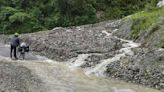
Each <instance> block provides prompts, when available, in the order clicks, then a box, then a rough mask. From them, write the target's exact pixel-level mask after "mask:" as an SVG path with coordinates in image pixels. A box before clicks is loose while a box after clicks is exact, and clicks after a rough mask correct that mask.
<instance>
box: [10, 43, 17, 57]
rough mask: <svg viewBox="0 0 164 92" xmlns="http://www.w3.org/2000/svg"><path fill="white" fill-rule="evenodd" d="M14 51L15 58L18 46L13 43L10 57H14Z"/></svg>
mask: <svg viewBox="0 0 164 92" xmlns="http://www.w3.org/2000/svg"><path fill="white" fill-rule="evenodd" d="M13 53H14V57H15V59H17V47H16V46H12V45H11V50H10V57H11V58H12V56H13Z"/></svg>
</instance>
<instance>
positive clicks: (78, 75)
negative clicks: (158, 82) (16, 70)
mask: <svg viewBox="0 0 164 92" xmlns="http://www.w3.org/2000/svg"><path fill="white" fill-rule="evenodd" d="M109 35H110V34H107V36H109ZM120 40H122V41H124V42H126V43H125V44H123V47H124V48H122V49H120V50H119V54H116V55H115V56H114V57H112V58H109V59H107V60H103V61H102V63H100V64H98V65H97V66H95V67H94V68H93V69H90V70H88V71H87V72H90V73H93V72H95V73H97V74H102V72H103V71H104V70H105V66H106V65H107V64H109V63H111V62H114V61H117V60H119V59H120V58H121V57H124V56H125V55H126V54H128V55H132V54H133V52H132V51H131V48H135V47H138V46H139V44H136V43H134V42H132V41H127V40H123V39H120ZM8 56H9V46H7V45H6V46H5V45H3V44H0V61H5V62H10V63H15V64H19V65H23V66H25V67H27V68H28V69H30V70H31V71H32V73H33V74H35V75H37V76H38V77H39V79H41V80H42V81H43V83H44V87H43V88H41V89H42V90H43V92H159V91H158V90H155V89H151V88H146V87H143V86H139V85H135V84H131V83H125V82H122V81H118V80H114V79H108V78H103V77H97V76H94V75H90V76H87V75H86V74H85V72H84V71H83V70H82V69H80V68H77V67H79V66H80V65H82V64H83V63H85V61H84V59H86V58H87V57H88V56H90V54H82V55H79V57H77V58H74V59H73V60H75V61H74V62H72V64H69V66H68V65H67V64H66V63H61V62H56V61H53V60H50V59H48V58H46V57H42V56H38V55H33V54H32V53H28V54H27V56H26V60H18V61H14V60H11V59H10V58H9V57H8ZM70 67H71V68H70ZM30 92H39V91H30Z"/></svg>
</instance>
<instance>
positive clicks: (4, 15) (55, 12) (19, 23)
mask: <svg viewBox="0 0 164 92" xmlns="http://www.w3.org/2000/svg"><path fill="white" fill-rule="evenodd" d="M158 1H159V0H0V21H1V22H0V33H5V34H6V33H14V32H19V33H27V32H35V31H41V30H47V29H52V28H54V27H57V26H64V27H66V26H75V25H83V24H91V23H96V22H100V21H104V20H109V19H119V18H122V17H125V16H127V15H130V14H133V13H136V12H138V11H142V10H144V9H146V10H151V9H153V8H154V7H155V6H156V4H157V2H158Z"/></svg>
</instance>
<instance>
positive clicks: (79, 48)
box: [23, 21, 121, 61]
mask: <svg viewBox="0 0 164 92" xmlns="http://www.w3.org/2000/svg"><path fill="white" fill-rule="evenodd" d="M111 22H112V21H109V22H102V23H100V24H94V25H85V26H79V27H72V28H60V27H59V28H54V29H53V30H50V31H46V32H38V33H32V34H27V35H23V39H24V40H25V41H26V42H28V44H29V45H30V48H31V50H32V51H34V52H38V53H39V54H41V55H45V56H47V57H49V58H51V59H55V60H57V61H67V60H69V59H71V58H73V57H77V56H78V55H79V54H88V53H100V54H101V53H107V54H108V53H109V52H112V51H115V50H116V49H119V48H121V42H119V40H118V39H115V38H112V37H111V38H109V37H106V34H105V33H103V32H102V31H103V30H108V31H111V28H112V26H113V27H115V24H112V25H111ZM109 28H110V29H109Z"/></svg>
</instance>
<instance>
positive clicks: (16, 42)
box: [10, 33, 29, 60]
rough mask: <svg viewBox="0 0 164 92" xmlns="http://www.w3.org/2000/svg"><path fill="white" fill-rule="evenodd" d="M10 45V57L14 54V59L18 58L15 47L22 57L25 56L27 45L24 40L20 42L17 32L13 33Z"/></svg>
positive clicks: (27, 49)
mask: <svg viewBox="0 0 164 92" xmlns="http://www.w3.org/2000/svg"><path fill="white" fill-rule="evenodd" d="M10 46H11V48H10V58H12V57H13V55H14V58H15V60H17V59H18V57H17V49H18V50H19V52H20V55H23V59H24V57H25V52H28V51H29V47H28V46H27V45H26V43H25V42H22V43H20V39H19V34H18V33H15V34H14V37H13V38H12V39H11V41H10Z"/></svg>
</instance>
